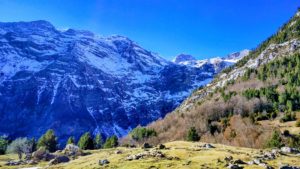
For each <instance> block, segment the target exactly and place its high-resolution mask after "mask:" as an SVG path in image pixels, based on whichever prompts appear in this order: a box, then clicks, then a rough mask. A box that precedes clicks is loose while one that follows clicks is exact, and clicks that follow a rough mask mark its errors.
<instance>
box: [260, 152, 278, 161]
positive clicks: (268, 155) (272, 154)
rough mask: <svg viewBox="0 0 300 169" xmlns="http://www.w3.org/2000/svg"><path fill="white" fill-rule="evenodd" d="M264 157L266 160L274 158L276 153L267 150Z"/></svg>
mask: <svg viewBox="0 0 300 169" xmlns="http://www.w3.org/2000/svg"><path fill="white" fill-rule="evenodd" d="M263 158H264V160H274V159H275V158H276V154H275V153H273V152H265V153H264V155H263Z"/></svg>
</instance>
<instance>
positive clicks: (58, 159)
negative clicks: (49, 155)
mask: <svg viewBox="0 0 300 169" xmlns="http://www.w3.org/2000/svg"><path fill="white" fill-rule="evenodd" d="M69 161H70V159H69V157H67V156H57V157H55V158H54V159H52V160H50V161H49V165H56V164H59V163H67V162H69Z"/></svg>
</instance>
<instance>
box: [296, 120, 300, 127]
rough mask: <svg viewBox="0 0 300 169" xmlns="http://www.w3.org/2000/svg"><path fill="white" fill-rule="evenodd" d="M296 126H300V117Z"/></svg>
mask: <svg viewBox="0 0 300 169" xmlns="http://www.w3.org/2000/svg"><path fill="white" fill-rule="evenodd" d="M296 127H300V119H298V120H297V122H296Z"/></svg>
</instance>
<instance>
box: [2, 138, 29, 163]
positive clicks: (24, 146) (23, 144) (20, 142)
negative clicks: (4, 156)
mask: <svg viewBox="0 0 300 169" xmlns="http://www.w3.org/2000/svg"><path fill="white" fill-rule="evenodd" d="M32 150H33V143H32V141H30V140H28V139H27V138H17V139H16V140H14V141H13V142H12V143H10V144H9V146H8V147H7V152H8V153H16V154H18V157H19V160H21V159H22V154H23V153H24V154H26V156H31V153H32Z"/></svg>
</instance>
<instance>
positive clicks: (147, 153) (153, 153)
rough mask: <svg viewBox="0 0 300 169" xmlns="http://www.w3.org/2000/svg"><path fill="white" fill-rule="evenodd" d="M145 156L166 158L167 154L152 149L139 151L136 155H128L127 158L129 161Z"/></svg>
mask: <svg viewBox="0 0 300 169" xmlns="http://www.w3.org/2000/svg"><path fill="white" fill-rule="evenodd" d="M145 157H155V158H164V157H166V156H165V155H164V154H163V153H162V152H160V151H157V150H151V151H145V152H142V153H138V154H135V155H129V156H128V157H126V160H128V161H131V160H138V159H141V158H145Z"/></svg>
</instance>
